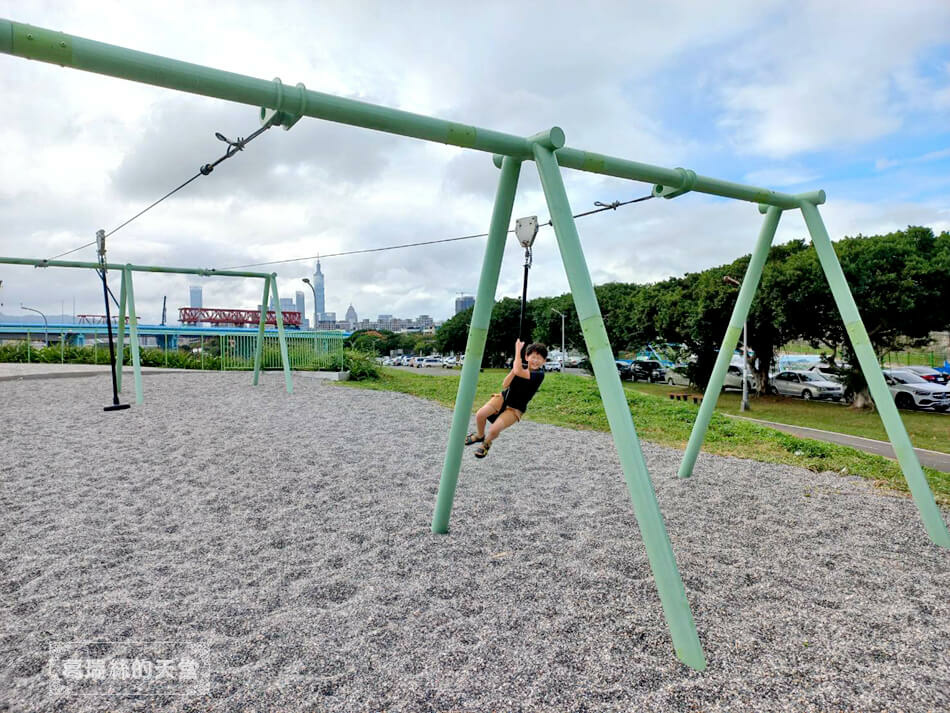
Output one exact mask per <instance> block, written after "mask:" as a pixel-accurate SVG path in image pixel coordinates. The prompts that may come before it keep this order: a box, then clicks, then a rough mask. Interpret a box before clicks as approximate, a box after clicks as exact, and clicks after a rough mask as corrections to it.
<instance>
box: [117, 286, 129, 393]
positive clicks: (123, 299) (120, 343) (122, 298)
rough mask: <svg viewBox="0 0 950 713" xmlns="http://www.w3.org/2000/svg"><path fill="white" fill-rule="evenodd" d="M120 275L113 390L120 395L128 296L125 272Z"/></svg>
mask: <svg viewBox="0 0 950 713" xmlns="http://www.w3.org/2000/svg"><path fill="white" fill-rule="evenodd" d="M119 274H120V275H122V278H121V282H120V285H121V286H120V287H119V315H118V317H116V325H117V329H116V335H115V339H116V354H117V355H118V356H117V358H116V364H115V390H116V391H118V392H119V393H122V371H123V369H122V365H123V364H125V310H126V305H127V303H128V296H127V293H126V285H125V270H120V271H119Z"/></svg>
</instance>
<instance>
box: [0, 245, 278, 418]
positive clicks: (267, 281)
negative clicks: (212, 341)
mask: <svg viewBox="0 0 950 713" xmlns="http://www.w3.org/2000/svg"><path fill="white" fill-rule="evenodd" d="M0 265H31V266H33V267H43V268H46V267H74V268H80V269H86V270H99V269H100V267H101V266H100V265H99V263H97V262H82V261H77V260H40V259H33V258H20V257H0ZM105 268H106V270H115V271H118V272H119V273H120V274H121V275H122V281H121V285H120V288H119V315H118V322H117V324H118V329H117V330H116V332H117V333H116V354H117V355H120V356H118V357H117V358H116V361H118V362H120V363H118V364H117V365H116V366H117V368H116V372H115V377H116V387H117V388H118V390H119V391H122V364H121V361H122V356H121V355H122V354H124V349H125V345H124V342H125V320H126V316H128V320H129V347H130V348H131V351H132V374H133V378H134V380H135V403H137V404H141V403H144V401H145V394H144V390H143V388H142V364H141V360H140V359H139V323H138V316H137V315H136V313H135V287H134V285H133V283H132V274H133V273H135V272H152V273H164V274H172V275H201V276H202V277H252V278H259V279H262V280H264V296H263V298H262V301H261V318H260V323H259V324H258V330H257V342H256V344H255V346H254V377H253V381H252V383H253V385H254V386H257V384H258V381H259V379H260V373H261V355H262V354H263V350H264V329H265V326H266V323H267V304H268V303H267V299H268V297H269V296H270V295H271V294H273V297H274V301H275V302H276V303H277V304H280V297H279V296H278V294H277V273H274V272H271V273H267V272H246V271H243V270H210V269H202V268H193V267H165V266H157V265H132V264H124V265H123V264H117V263H106V265H105ZM274 316H275V318H276V322H277V341H278V344H279V346H280V358H281V361H282V363H283V371H284V383H285V385H286V388H287V393H288V394H292V393H293V392H294V382H293V377H292V376H291V373H290V359H289V358H288V354H287V338H286V335H285V332H284V316H283V314H282V313H281V311H280V309H277V310H274Z"/></svg>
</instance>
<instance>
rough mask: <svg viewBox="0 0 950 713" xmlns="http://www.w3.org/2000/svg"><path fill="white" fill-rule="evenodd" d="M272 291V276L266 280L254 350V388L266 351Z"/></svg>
mask: <svg viewBox="0 0 950 713" xmlns="http://www.w3.org/2000/svg"><path fill="white" fill-rule="evenodd" d="M269 290H270V275H268V276H267V277H265V278H264V296H263V297H261V323H260V325H259V326H258V328H257V346H256V347H255V348H254V381H253V382H252V383H253V384H254V386H257V380H258V377H260V375H261V354H262V353H263V351H264V327H265V326H266V325H267V298H268V297H269V295H268V292H269Z"/></svg>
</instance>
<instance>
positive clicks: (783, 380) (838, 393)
mask: <svg viewBox="0 0 950 713" xmlns="http://www.w3.org/2000/svg"><path fill="white" fill-rule="evenodd" d="M740 384H741V381H740ZM772 389H773V390H774V391H775V393H777V394H780V395H782V396H801V397H802V398H803V399H805V400H806V401H808V400H810V399H833V400H835V401H841V399H843V398H844V386H842V385H841V384H836V383H835V382H833V381H826V380H825V379H823V378H821V377H820V376H818V375H817V374H814V373H812V372H810V371H792V370H787V371H780V372H779V373H778V374H776V375H775V378H774V379H772Z"/></svg>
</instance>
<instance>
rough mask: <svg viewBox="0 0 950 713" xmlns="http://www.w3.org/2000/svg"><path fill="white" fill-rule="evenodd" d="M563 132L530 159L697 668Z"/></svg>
mask: <svg viewBox="0 0 950 713" xmlns="http://www.w3.org/2000/svg"><path fill="white" fill-rule="evenodd" d="M563 143H564V135H563V132H561V130H560V129H557V128H556V127H555V129H552V130H551V132H550V135H549V139H548V140H547V141H544V140H541V141H538V142H537V143H535V145H534V160H535V163H536V164H537V167H538V173H539V174H540V176H541V186H542V188H543V189H544V196H545V199H546V200H547V203H548V211H549V213H550V215H551V221H552V223H553V224H554V233H555V235H556V236H557V244H558V248H559V249H560V252H561V260H562V261H563V262H564V268H565V270H566V272H567V279H568V283H569V284H570V287H571V294H572V295H573V297H574V306H575V308H576V309H577V317H578V320H580V323H581V330H582V331H583V333H584V341H585V342H586V343H587V349H588V354H590V360H591V364H592V365H593V368H594V375H595V377H596V379H597V385H598V387H599V388H600V394H601V398H602V399H603V402H604V410H605V411H606V413H607V421H608V423H609V424H610V430H611V433H612V434H613V437H614V444H615V445H616V447H617V452H618V454H619V456H620V463H621V465H622V466H623V473H624V478H625V479H626V482H627V489H628V491H629V493H630V499H631V500H632V502H633V510H634V514H635V515H636V518H637V524H638V525H639V527H640V532H641V534H642V536H643V543H644V545H645V546H646V550H647V557H648V558H649V560H650V567H651V569H652V570H653V576H654V578H655V580H656V587H657V590H658V592H659V595H660V601H661V602H662V604H663V612H664V614H665V615H666V621H667V624H668V625H669V628H670V634H671V636H672V638H673V648H674V650H675V651H676V656H677V657H678V658H679V660H680V661H682V662H683V663H685V664H686V665H687V666H690V667H691V668H694V669H696V670H698V671H701V670H703V669H704V668H706V658H705V657H704V656H703V649H702V645H701V644H700V643H699V635H698V634H697V633H696V625H695V623H694V622H693V615H692V612H691V611H690V608H689V602H688V601H687V599H686V590H685V588H684V587H683V580H682V579H681V577H680V574H679V570H678V569H677V566H676V559H675V557H674V556H673V547H672V545H671V544H670V539H669V535H668V534H667V532H666V526H665V525H664V523H663V515H662V513H661V512H660V505H659V503H658V502H657V500H656V493H655V492H654V490H653V484H652V482H651V481H650V474H649V472H648V470H647V464H646V460H645V459H644V457H643V451H642V449H641V447H640V440H639V438H638V437H637V431H636V428H634V425H633V419H632V417H631V415H630V406H629V405H628V404H627V399H626V396H625V394H624V390H623V386H622V385H621V384H620V376H619V375H618V374H617V366H616V364H615V362H614V355H613V351H612V349H611V347H610V341H609V339H608V337H607V329H606V327H605V326H604V320H603V318H602V317H601V313H600V307H599V305H598V304H597V296H596V294H595V293H594V286H593V283H592V282H591V278H590V271H589V270H588V268H587V262H586V260H585V259H584V251H583V249H582V247H581V243H580V238H579V237H578V235H577V226H576V225H575V224H574V218H573V217H572V214H571V205H570V202H569V201H568V198H567V192H566V191H565V189H564V182H563V180H562V178H561V172H560V169H559V167H558V164H557V160H556V159H555V157H554V153H553V151H552V149H557V148H559V147H560V146H563Z"/></svg>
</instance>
